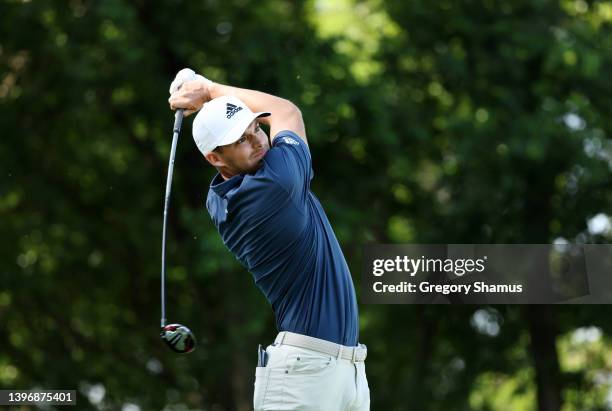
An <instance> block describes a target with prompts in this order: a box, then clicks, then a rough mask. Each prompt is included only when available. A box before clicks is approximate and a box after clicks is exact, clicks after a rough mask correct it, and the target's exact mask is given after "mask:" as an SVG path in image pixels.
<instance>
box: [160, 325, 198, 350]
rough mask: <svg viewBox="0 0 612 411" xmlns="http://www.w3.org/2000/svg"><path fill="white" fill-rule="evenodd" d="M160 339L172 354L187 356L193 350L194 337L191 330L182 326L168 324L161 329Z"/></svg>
mask: <svg viewBox="0 0 612 411" xmlns="http://www.w3.org/2000/svg"><path fill="white" fill-rule="evenodd" d="M161 339H162V340H164V342H165V343H166V344H168V347H170V349H171V350H172V351H174V352H177V353H180V354H187V353H190V352H192V351H193V350H195V345H196V342H195V337H194V336H193V333H192V332H191V330H190V329H189V328H187V327H185V326H184V325H182V324H168V325H166V326H164V327H162V329H161Z"/></svg>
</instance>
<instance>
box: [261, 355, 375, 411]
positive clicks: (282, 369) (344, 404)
mask: <svg viewBox="0 0 612 411" xmlns="http://www.w3.org/2000/svg"><path fill="white" fill-rule="evenodd" d="M266 352H267V353H268V364H267V365H266V366H265V367H257V368H256V370H255V393H254V395H253V407H254V408H255V411H264V410H266V411H272V410H273V411H281V410H300V411H368V410H369V409H370V389H369V388H368V380H367V379H366V373H365V363H364V362H363V361H360V362H352V361H350V360H345V359H342V358H341V359H338V358H335V357H332V356H329V355H326V354H322V353H319V352H317V351H313V350H307V349H304V348H298V347H293V346H290V345H283V344H273V345H269V346H268V347H267V348H266Z"/></svg>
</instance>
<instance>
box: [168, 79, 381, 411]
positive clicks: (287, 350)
mask: <svg viewBox="0 0 612 411" xmlns="http://www.w3.org/2000/svg"><path fill="white" fill-rule="evenodd" d="M185 70H189V69H184V70H182V71H181V72H179V74H177V77H176V79H175V81H174V82H173V83H172V85H171V86H170V93H171V97H170V99H169V102H170V107H171V109H173V110H176V109H185V114H186V115H189V114H191V113H194V112H196V111H198V110H199V113H198V114H197V115H196V117H195V119H194V121H193V138H194V140H195V143H196V145H197V147H198V149H199V150H200V151H201V152H202V154H203V155H204V157H205V158H206V160H207V161H208V162H209V163H210V164H212V165H213V166H214V167H215V168H216V169H217V171H218V173H217V175H216V176H215V177H214V178H213V180H212V182H211V184H210V190H209V191H208V198H207V201H206V208H207V209H208V212H209V214H210V216H211V218H212V221H213V222H214V224H215V226H216V227H217V230H218V231H219V234H220V235H221V238H222V240H223V242H224V243H225V245H226V246H227V247H228V249H229V250H230V251H231V252H232V253H233V254H234V255H235V256H236V258H237V259H238V260H239V261H240V262H241V263H242V264H243V265H244V266H245V267H246V268H247V269H248V270H249V271H250V272H251V274H252V275H253V277H254V279H255V284H256V285H257V287H259V289H260V290H261V291H262V292H263V293H264V295H265V296H266V298H267V299H268V301H269V302H270V304H271V306H272V309H273V310H274V314H275V316H276V324H277V328H278V330H279V334H278V336H277V337H276V340H275V342H274V343H273V344H272V345H270V346H268V347H267V348H266V350H265V352H261V353H260V361H259V363H258V367H257V368H256V373H255V375H256V379H255V393H254V398H253V402H254V408H255V410H281V409H282V410H298V409H299V410H325V411H331V410H342V411H348V410H351V411H352V410H369V406H370V392H369V388H368V383H367V379H366V374H365V365H364V360H365V358H366V353H367V351H366V347H365V345H362V344H358V330H359V327H358V325H359V324H358V322H359V318H358V313H357V301H356V298H355V289H354V286H353V282H352V279H351V274H350V272H349V269H348V266H347V264H346V261H345V259H344V255H343V254H342V250H341V249H340V246H339V244H338V240H337V239H336V236H335V234H334V232H333V230H332V228H331V225H330V223H329V221H328V219H327V216H326V215H325V212H324V211H323V208H322V206H321V204H320V203H319V201H318V199H317V198H316V197H315V195H314V194H313V193H312V192H311V191H310V181H311V179H312V178H313V171H312V163H311V157H310V151H309V149H308V145H307V140H306V130H305V126H304V121H303V119H302V114H301V112H300V110H299V109H298V108H297V107H296V106H295V105H294V104H293V103H291V102H290V101H288V100H285V99H283V98H280V97H276V96H273V95H270V94H266V93H262V92H259V91H255V90H248V89H241V88H236V87H231V86H226V85H221V84H217V83H213V82H211V81H210V80H208V79H206V78H205V77H202V76H197V79H196V80H191V81H184V79H185V78H193V77H194V76H195V75H194V74H193V72H192V71H191V70H189V72H188V73H192V75H193V76H185ZM181 73H182V74H181ZM260 123H263V124H267V125H268V126H269V127H270V136H271V137H272V138H271V139H270V138H269V137H268V136H267V135H266V133H265V132H264V131H263V130H262V129H261V128H260V126H259V125H260Z"/></svg>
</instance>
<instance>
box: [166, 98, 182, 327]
mask: <svg viewBox="0 0 612 411" xmlns="http://www.w3.org/2000/svg"><path fill="white" fill-rule="evenodd" d="M182 122H183V110H182V109H179V110H176V114H175V115H174V127H173V129H172V130H173V134H172V148H171V149H170V160H169V161H168V176H167V178H166V197H165V200H164V224H163V228H162V251H161V326H162V327H164V326H165V325H166V224H167V221H168V207H169V205H170V192H171V190H172V174H173V172H174V157H175V155H176V145H177V142H178V138H179V134H180V132H181V123H182Z"/></svg>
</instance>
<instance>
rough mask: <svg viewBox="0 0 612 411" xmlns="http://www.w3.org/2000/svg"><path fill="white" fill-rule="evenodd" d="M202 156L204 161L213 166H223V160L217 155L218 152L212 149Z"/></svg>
mask: <svg viewBox="0 0 612 411" xmlns="http://www.w3.org/2000/svg"><path fill="white" fill-rule="evenodd" d="M204 158H206V161H208V162H209V163H210V164H212V165H213V166H215V167H224V166H225V161H223V158H222V157H221V156H220V155H219V153H215V152H214V151H211V152H210V153H208V154H205V155H204Z"/></svg>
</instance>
